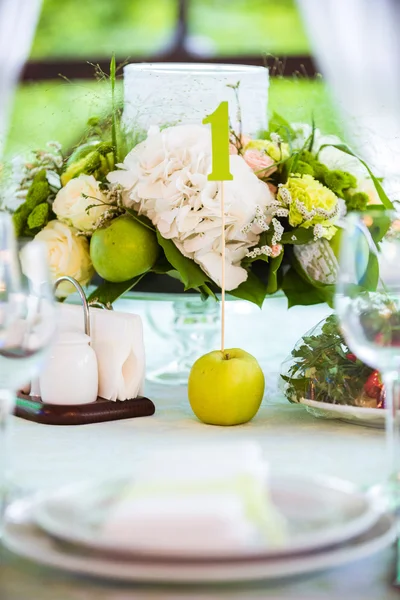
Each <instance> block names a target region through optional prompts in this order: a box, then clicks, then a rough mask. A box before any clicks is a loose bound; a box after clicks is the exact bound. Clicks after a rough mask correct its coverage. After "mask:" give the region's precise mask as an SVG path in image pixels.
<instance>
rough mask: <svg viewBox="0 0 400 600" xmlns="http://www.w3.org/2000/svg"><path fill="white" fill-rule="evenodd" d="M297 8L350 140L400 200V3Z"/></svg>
mask: <svg viewBox="0 0 400 600" xmlns="http://www.w3.org/2000/svg"><path fill="white" fill-rule="evenodd" d="M298 4H299V7H300V10H301V14H302V16H303V19H304V23H305V26H306V29H307V30H308V34H309V37H310V42H311V44H312V47H313V52H314V55H315V57H316V59H317V63H318V65H319V68H320V70H321V72H322V74H323V75H324V78H325V79H326V81H327V82H328V84H329V85H330V87H331V90H332V93H333V95H334V97H335V98H336V100H337V104H338V107H339V110H340V111H341V114H342V117H343V119H344V124H345V126H346V129H347V133H348V137H349V140H350V141H352V142H353V146H355V147H356V149H358V151H359V152H360V153H361V154H362V155H363V156H364V158H365V159H367V160H368V161H369V162H370V163H371V164H372V165H373V166H374V168H375V170H377V171H378V174H380V175H382V176H384V177H385V179H386V182H387V184H388V186H387V187H388V188H389V191H390V192H391V194H392V195H393V196H394V197H396V198H400V1H399V0H298Z"/></svg>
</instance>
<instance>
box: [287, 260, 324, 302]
mask: <svg viewBox="0 0 400 600" xmlns="http://www.w3.org/2000/svg"><path fill="white" fill-rule="evenodd" d="M282 291H283V292H284V293H285V296H286V297H287V299H288V308H291V307H292V306H297V305H303V306H309V305H311V304H320V303H322V302H326V299H327V297H326V294H325V293H324V289H323V288H321V289H319V288H317V287H315V286H314V285H312V283H311V282H309V281H306V280H305V279H303V278H302V277H300V275H299V274H298V273H297V271H296V270H295V269H294V268H293V267H290V269H288V271H287V272H286V273H285V275H284V276H283V281H282Z"/></svg>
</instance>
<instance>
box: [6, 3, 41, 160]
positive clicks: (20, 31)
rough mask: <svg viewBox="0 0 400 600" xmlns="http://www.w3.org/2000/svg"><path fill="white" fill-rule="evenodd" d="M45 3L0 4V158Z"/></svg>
mask: <svg viewBox="0 0 400 600" xmlns="http://www.w3.org/2000/svg"><path fill="white" fill-rule="evenodd" d="M41 4H42V0H0V158H1V155H2V150H3V148H4V143H5V138H6V135H7V129H8V121H9V116H10V111H11V104H12V99H13V96H14V92H15V87H16V85H17V82H18V78H19V76H20V73H21V70H22V67H23V65H24V63H25V61H26V59H27V57H28V55H29V52H30V48H31V44H32V40H33V35H34V33H35V29H36V24H37V20H38V17H39V14H40V8H41Z"/></svg>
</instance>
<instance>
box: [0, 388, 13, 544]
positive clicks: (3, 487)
mask: <svg viewBox="0 0 400 600" xmlns="http://www.w3.org/2000/svg"><path fill="white" fill-rule="evenodd" d="M13 405H14V394H13V393H12V392H10V391H9V390H4V389H0V538H1V531H2V523H3V517H4V511H5V508H6V503H7V495H8V476H9V473H8V469H9V456H10V453H9V449H8V444H9V435H8V434H9V431H8V430H9V415H10V414H11V412H12V409H13Z"/></svg>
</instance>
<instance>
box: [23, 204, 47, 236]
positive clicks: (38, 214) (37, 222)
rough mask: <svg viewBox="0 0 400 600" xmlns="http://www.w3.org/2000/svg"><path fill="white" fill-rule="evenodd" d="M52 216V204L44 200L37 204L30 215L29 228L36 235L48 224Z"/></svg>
mask: <svg viewBox="0 0 400 600" xmlns="http://www.w3.org/2000/svg"><path fill="white" fill-rule="evenodd" d="M49 218H50V206H49V204H47V202H42V204H38V206H35V208H34V209H33V211H32V212H31V214H30V215H29V217H28V228H29V229H30V231H32V233H34V234H35V235H36V233H39V231H40V230H41V229H43V227H45V226H46V225H47V223H48V222H49Z"/></svg>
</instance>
